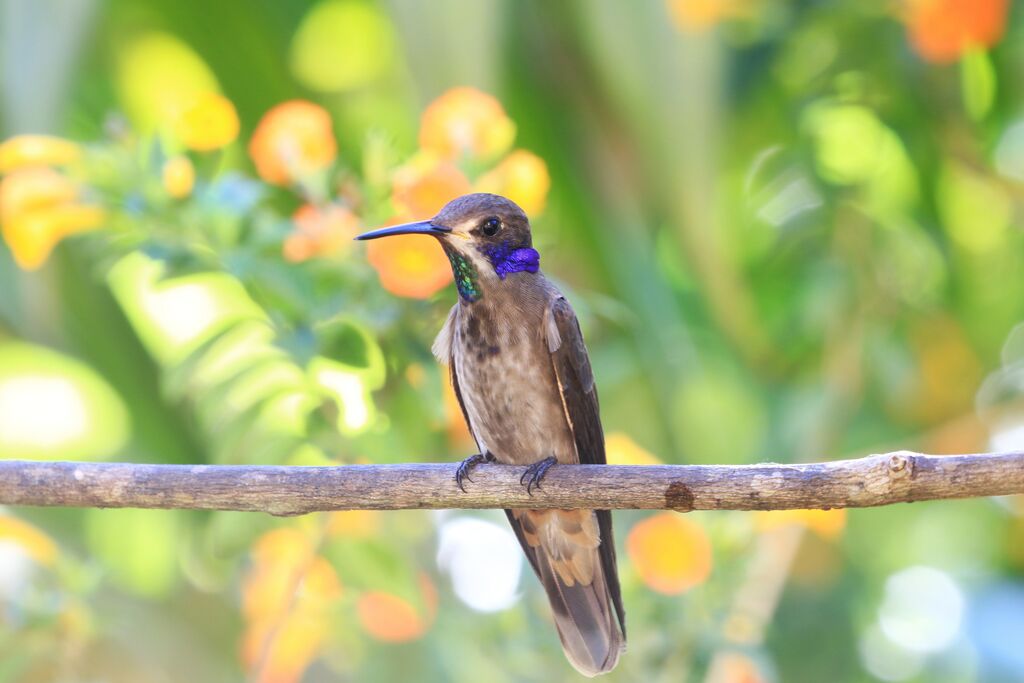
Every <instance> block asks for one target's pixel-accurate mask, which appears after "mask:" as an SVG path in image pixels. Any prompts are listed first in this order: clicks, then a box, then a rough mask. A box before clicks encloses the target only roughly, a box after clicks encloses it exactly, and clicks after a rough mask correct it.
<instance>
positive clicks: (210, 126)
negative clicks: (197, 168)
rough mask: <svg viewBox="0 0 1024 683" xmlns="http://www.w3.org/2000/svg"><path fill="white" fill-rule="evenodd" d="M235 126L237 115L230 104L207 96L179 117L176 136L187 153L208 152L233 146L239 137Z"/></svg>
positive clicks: (219, 98)
mask: <svg viewBox="0 0 1024 683" xmlns="http://www.w3.org/2000/svg"><path fill="white" fill-rule="evenodd" d="M238 126H239V124H238V112H236V111H235V105H233V104H231V100H229V99H228V98H226V97H224V96H223V95H218V94H217V93H213V92H208V93H205V94H204V95H202V96H201V97H199V99H198V100H197V101H196V102H195V104H193V105H192V106H191V107H189V108H188V109H186V110H185V111H184V112H183V113H182V114H181V117H180V118H179V119H178V123H177V126H176V132H177V135H178V139H179V140H181V144H183V145H185V146H186V147H188V148H189V149H193V150H196V151H197V152H209V151H211V150H214V149H220V148H221V147H224V146H225V145H228V144H230V143H231V142H233V141H234V139H235V138H237V137H238Z"/></svg>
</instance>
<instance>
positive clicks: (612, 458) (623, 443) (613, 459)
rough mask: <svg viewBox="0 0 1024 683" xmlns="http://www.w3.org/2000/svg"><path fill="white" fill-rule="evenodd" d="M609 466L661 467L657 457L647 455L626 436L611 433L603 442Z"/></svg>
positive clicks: (620, 433) (619, 433)
mask: <svg viewBox="0 0 1024 683" xmlns="http://www.w3.org/2000/svg"><path fill="white" fill-rule="evenodd" d="M604 447H605V451H607V454H608V455H607V457H608V464H609V465H661V464H662V462H661V460H659V459H658V457H657V456H655V455H652V454H651V453H648V452H647V451H646V450H644V449H643V448H642V447H641V446H640V445H639V444H637V442H635V441H633V439H631V438H630V437H629V435H628V434H624V433H622V432H612V433H610V434H609V435H608V436H607V437H605V440H604Z"/></svg>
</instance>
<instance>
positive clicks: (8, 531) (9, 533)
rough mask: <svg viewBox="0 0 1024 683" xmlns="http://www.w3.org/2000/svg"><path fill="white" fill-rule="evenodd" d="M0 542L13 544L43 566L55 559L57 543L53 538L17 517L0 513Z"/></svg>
mask: <svg viewBox="0 0 1024 683" xmlns="http://www.w3.org/2000/svg"><path fill="white" fill-rule="evenodd" d="M0 542H4V543H13V544H15V545H16V546H18V547H19V548H21V549H22V550H23V551H24V552H25V554H26V555H28V556H29V557H31V558H32V559H33V560H35V561H36V562H37V563H38V564H41V565H43V566H50V565H52V564H53V563H54V561H55V560H56V559H57V544H56V543H54V542H53V539H51V538H50V537H49V536H47V535H46V534H44V533H43V532H42V531H40V530H39V529H37V528H36V527H34V526H32V525H31V524H29V523H28V522H26V521H24V520H21V519H18V518H17V517H11V516H10V515H0Z"/></svg>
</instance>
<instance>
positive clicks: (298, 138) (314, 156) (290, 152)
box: [249, 100, 337, 185]
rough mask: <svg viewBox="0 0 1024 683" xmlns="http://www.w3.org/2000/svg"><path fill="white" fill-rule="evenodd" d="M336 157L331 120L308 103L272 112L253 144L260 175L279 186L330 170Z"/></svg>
mask: <svg viewBox="0 0 1024 683" xmlns="http://www.w3.org/2000/svg"><path fill="white" fill-rule="evenodd" d="M336 154H337V144H336V143H335V141H334V132H333V130H332V127H331V117H330V116H329V115H328V114H327V111H326V110H325V109H324V108H323V107H320V106H318V105H315V104H313V103H312V102H306V101H304V100H291V101H289V102H284V103H282V104H279V105H277V106H276V107H274V108H273V109H271V110H270V111H268V112H267V113H266V114H264V115H263V118H262V119H261V120H260V122H259V124H258V125H257V126H256V131H255V132H254V133H253V136H252V140H250V141H249V156H251V157H252V160H253V163H254V164H256V172H257V173H259V175H260V177H261V178H263V179H264V180H266V181H267V182H268V183H273V184H275V185H287V184H288V183H290V182H292V181H295V180H300V179H302V178H303V177H305V176H307V175H309V174H311V173H315V172H317V171H320V170H323V169H325V168H327V167H328V166H330V165H331V162H333V161H334V157H335V155H336Z"/></svg>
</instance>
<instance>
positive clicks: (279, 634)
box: [242, 527, 341, 683]
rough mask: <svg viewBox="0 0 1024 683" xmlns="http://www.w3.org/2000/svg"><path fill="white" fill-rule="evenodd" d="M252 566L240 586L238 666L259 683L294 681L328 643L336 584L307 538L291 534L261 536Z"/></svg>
mask: <svg viewBox="0 0 1024 683" xmlns="http://www.w3.org/2000/svg"><path fill="white" fill-rule="evenodd" d="M252 561H253V562H252V568H251V569H250V571H249V574H248V575H247V576H246V578H245V581H244V583H243V586H242V614H243V616H244V617H245V621H246V629H245V633H244V634H243V639H242V660H243V662H244V663H245V664H246V666H247V667H248V668H249V669H250V670H251V671H253V672H254V673H255V676H254V678H255V680H258V681H260V682H261V683H292V682H294V681H298V680H299V679H300V678H301V677H302V673H303V672H304V671H305V670H306V668H307V667H308V666H309V664H310V663H311V662H312V661H313V660H314V659H315V658H316V657H317V656H318V655H319V654H320V651H321V649H322V647H323V644H324V642H325V641H326V639H327V634H328V630H329V626H330V623H329V619H328V617H329V609H330V605H331V603H332V602H333V601H334V600H336V599H337V598H338V597H340V595H341V584H340V582H339V581H338V577H337V575H336V574H335V572H334V568H333V567H331V565H330V563H328V562H327V561H326V560H325V559H323V558H322V557H320V556H318V555H316V550H315V548H314V546H313V543H312V541H311V540H310V539H309V537H307V536H306V535H305V534H303V533H302V532H301V531H299V530H297V529H294V528H287V527H286V528H281V529H275V530H273V531H269V532H267V533H266V534H264V535H263V536H261V537H260V538H259V539H258V540H257V541H256V543H255V544H254V545H253V549H252Z"/></svg>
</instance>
